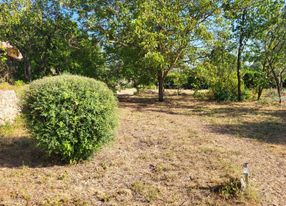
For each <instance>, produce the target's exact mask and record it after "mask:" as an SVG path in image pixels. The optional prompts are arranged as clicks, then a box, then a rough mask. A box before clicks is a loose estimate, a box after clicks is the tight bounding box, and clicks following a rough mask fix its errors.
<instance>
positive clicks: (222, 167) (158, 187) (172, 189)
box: [0, 94, 286, 206]
mask: <svg viewBox="0 0 286 206" xmlns="http://www.w3.org/2000/svg"><path fill="white" fill-rule="evenodd" d="M119 99H120V103H119V105H120V111H119V112H120V126H119V128H118V132H117V135H116V138H115V140H114V141H113V143H111V144H109V145H107V146H106V147H104V148H103V149H102V150H101V151H99V152H98V153H97V154H95V155H94V157H93V158H92V159H91V160H89V161H87V162H83V163H80V164H76V165H59V164H57V163H56V162H54V161H52V160H49V159H48V158H47V157H46V156H45V155H44V153H43V152H42V151H40V150H39V149H37V147H36V146H35V143H34V142H33V140H31V138H30V137H29V135H28V133H27V131H26V130H25V128H24V123H23V122H22V121H18V122H17V123H16V124H15V125H13V126H12V127H10V128H9V127H7V128H1V129H0V135H1V136H2V137H0V177H1V179H0V205H5V206H6V205H9V206H10V205H11V206H12V205H13V206H14V205H176V206H187V205H281V206H283V205H286V158H285V157H286V109H285V106H286V105H285V103H284V104H282V105H278V104H274V103H271V104H260V103H255V102H245V103H217V102H211V101H199V100H196V99H194V98H193V97H192V95H189V94H185V95H180V96H176V95H174V96H172V95H169V97H168V99H167V100H166V102H164V103H159V102H157V101H156V96H155V95H154V94H144V95H142V96H120V98H119ZM245 162H248V163H249V166H250V172H251V173H250V184H251V185H250V188H251V189H250V190H249V192H248V193H245V194H235V195H233V193H232V190H231V189H233V188H232V186H233V184H232V182H231V181H233V180H234V179H238V180H239V178H240V176H241V172H242V164H243V163H245Z"/></svg>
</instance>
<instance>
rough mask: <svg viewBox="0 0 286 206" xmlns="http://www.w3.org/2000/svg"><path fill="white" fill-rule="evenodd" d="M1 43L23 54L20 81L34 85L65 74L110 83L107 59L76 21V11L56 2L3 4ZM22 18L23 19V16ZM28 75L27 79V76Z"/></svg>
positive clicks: (0, 4)
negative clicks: (37, 81)
mask: <svg viewBox="0 0 286 206" xmlns="http://www.w3.org/2000/svg"><path fill="white" fill-rule="evenodd" d="M0 8H2V9H5V11H14V10H15V13H14V12H7V13H4V12H1V13H0V19H3V20H6V19H15V20H14V21H4V22H2V24H1V25H0V27H1V30H0V39H3V40H6V41H7V40H9V41H10V42H11V43H12V44H13V45H15V46H17V47H18V48H19V49H20V50H21V52H22V53H23V56H24V58H23V61H22V62H19V63H17V65H16V67H17V70H16V74H15V75H16V76H17V78H21V79H25V80H27V81H31V80H33V79H36V78H40V77H43V76H45V75H54V74H60V73H63V72H69V73H77V74H82V75H85V76H91V77H95V78H97V79H100V80H103V79H104V80H107V79H108V78H106V76H108V75H107V74H103V73H105V72H106V71H105V70H106V67H105V59H104V58H105V57H104V55H103V54H102V53H103V51H102V50H101V49H100V47H99V45H98V43H97V42H96V41H94V39H93V38H90V35H89V34H88V33H87V32H86V31H84V30H82V29H81V28H80V27H79V25H78V24H77V22H76V21H74V20H73V16H72V11H71V10H69V9H66V8H65V7H64V6H63V5H62V4H61V2H59V1H55V0H36V1H30V0H21V1H16V0H10V1H2V2H1V3H0ZM20 14H21V15H20ZM23 74H24V75H23Z"/></svg>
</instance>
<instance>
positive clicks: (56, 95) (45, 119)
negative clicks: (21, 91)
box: [23, 75, 117, 162]
mask: <svg viewBox="0 0 286 206" xmlns="http://www.w3.org/2000/svg"><path fill="white" fill-rule="evenodd" d="M116 108H117V100H116V98H115V96H114V94H113V92H112V91H111V90H110V89H108V87H107V86H106V85H105V84H104V83H102V82H99V81H96V80H94V79H91V78H87V77H81V76H75V75H61V76H55V77H46V78H43V79H40V80H36V81H34V82H32V83H31V84H30V85H29V88H28V90H27V91H26V93H25V95H24V99H23V113H24V116H25V117H26V119H27V124H28V127H29V129H30V131H31V134H32V136H33V137H34V138H35V139H36V141H37V143H38V145H39V146H40V147H42V148H43V149H44V150H46V151H47V152H48V154H49V155H56V156H58V157H60V158H61V159H62V160H63V161H67V162H76V161H79V160H84V159H87V158H88V157H89V156H90V155H91V154H92V153H93V152H94V151H95V150H96V149H97V148H99V147H100V146H101V145H102V144H103V143H106V142H108V141H109V140H110V139H112V137H113V136H114V130H115V127H116V124H117V114H116Z"/></svg>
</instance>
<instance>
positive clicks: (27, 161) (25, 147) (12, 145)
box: [0, 137, 61, 168]
mask: <svg viewBox="0 0 286 206" xmlns="http://www.w3.org/2000/svg"><path fill="white" fill-rule="evenodd" d="M53 165H61V164H59V161H57V160H51V159H50V158H48V157H47V155H46V153H44V152H43V151H41V150H40V149H39V148H38V147H37V146H36V143H35V142H34V141H33V140H32V139H31V138H28V137H17V138H2V137H0V168H1V167H2V168H4V167H5V168H18V167H31V168H40V167H49V166H53Z"/></svg>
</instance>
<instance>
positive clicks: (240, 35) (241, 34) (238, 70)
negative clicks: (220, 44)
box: [236, 10, 246, 101]
mask: <svg viewBox="0 0 286 206" xmlns="http://www.w3.org/2000/svg"><path fill="white" fill-rule="evenodd" d="M245 18H246V10H244V11H243V14H242V17H241V24H240V31H239V45H238V52H237V68H236V73H237V100H238V101H241V100H242V94H241V74H240V70H241V54H242V52H243V41H244V30H243V26H244V24H245Z"/></svg>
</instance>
